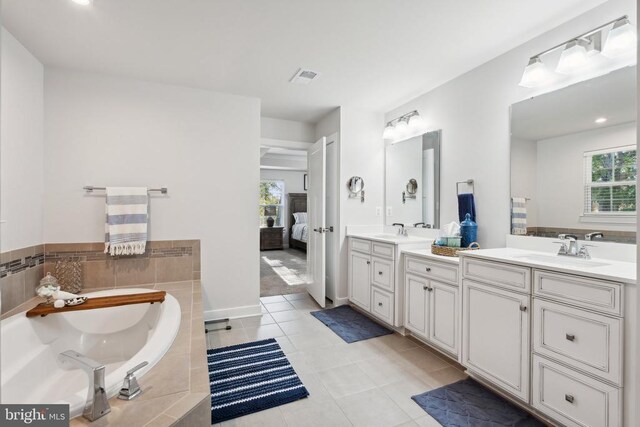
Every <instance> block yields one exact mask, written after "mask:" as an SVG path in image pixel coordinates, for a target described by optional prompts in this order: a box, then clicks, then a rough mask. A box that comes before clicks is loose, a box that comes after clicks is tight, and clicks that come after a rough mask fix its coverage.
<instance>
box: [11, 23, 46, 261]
mask: <svg viewBox="0 0 640 427" xmlns="http://www.w3.org/2000/svg"><path fill="white" fill-rule="evenodd" d="M1 31H2V35H1V37H0V38H1V39H2V46H1V51H2V59H1V63H2V69H1V70H0V74H1V76H2V78H1V83H0V94H1V96H0V104H1V105H0V110H1V111H2V112H1V117H0V123H1V124H2V126H1V134H0V162H1V163H0V171H1V175H0V183H1V188H0V219H2V220H3V221H6V223H2V224H1V225H0V230H1V232H0V244H1V246H0V252H6V251H10V250H12V249H20V248H24V247H28V246H33V245H37V244H41V243H42V238H43V234H42V223H43V219H42V216H43V203H42V198H43V196H44V170H43V159H44V157H43V150H44V147H43V144H44V139H43V121H44V118H43V114H44V113H43V82H44V80H43V78H44V77H43V73H44V69H43V66H42V64H41V63H40V62H39V61H38V60H37V59H36V58H35V57H34V56H33V55H31V54H30V53H29V52H28V51H27V50H26V49H25V48H24V47H23V46H22V45H21V44H20V42H18V41H17V40H16V39H15V38H14V37H13V36H12V35H11V34H10V33H9V32H8V31H6V30H5V29H4V28H2V29H1Z"/></svg>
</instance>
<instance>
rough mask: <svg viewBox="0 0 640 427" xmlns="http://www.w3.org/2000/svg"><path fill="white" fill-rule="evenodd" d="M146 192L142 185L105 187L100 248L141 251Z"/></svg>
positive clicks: (131, 252)
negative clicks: (105, 197)
mask: <svg viewBox="0 0 640 427" xmlns="http://www.w3.org/2000/svg"><path fill="white" fill-rule="evenodd" d="M148 206H149V194H148V190H147V188H146V187H107V204H106V210H107V219H106V222H105V228H104V231H105V239H104V252H105V253H109V254H111V256H115V255H141V254H143V253H144V251H145V248H146V246H147V222H148V219H149V215H148Z"/></svg>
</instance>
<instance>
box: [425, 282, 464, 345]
mask: <svg viewBox="0 0 640 427" xmlns="http://www.w3.org/2000/svg"><path fill="white" fill-rule="evenodd" d="M428 290H429V341H431V343H432V344H434V345H437V346H438V347H440V348H441V349H443V350H445V351H448V352H449V353H453V354H455V355H457V354H458V333H457V331H458V316H459V313H458V309H457V308H458V288H457V287H456V286H449V285H445V284H444V283H440V282H436V281H434V280H432V281H431V282H430V283H429V289H428Z"/></svg>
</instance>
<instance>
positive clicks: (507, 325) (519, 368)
mask: <svg viewBox="0 0 640 427" xmlns="http://www.w3.org/2000/svg"><path fill="white" fill-rule="evenodd" d="M462 289H463V298H462V301H463V302H462V305H463V310H464V313H463V329H462V337H463V340H462V363H463V365H465V366H466V367H467V368H469V370H471V371H472V372H475V373H477V374H479V375H481V376H482V377H484V378H485V379H487V380H489V381H491V382H492V383H494V384H496V385H497V386H499V387H501V388H503V389H504V390H506V391H508V392H509V393H510V394H512V395H514V396H515V397H518V398H520V399H522V400H523V401H525V402H528V401H529V370H530V364H531V356H530V352H529V351H530V350H529V348H530V347H529V323H530V321H529V299H530V297H529V295H526V294H519V293H516V292H509V291H505V290H502V289H499V288H495V287H493V286H486V285H483V284H480V283H477V282H472V281H470V280H463V281H462Z"/></svg>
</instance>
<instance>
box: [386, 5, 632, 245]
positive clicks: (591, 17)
mask: <svg viewBox="0 0 640 427" xmlns="http://www.w3.org/2000/svg"><path fill="white" fill-rule="evenodd" d="M624 14H628V15H630V16H631V17H632V19H634V18H635V16H636V2H635V1H634V0H610V1H608V2H606V3H604V4H603V5H602V6H599V7H597V8H595V9H593V10H591V11H589V12H587V13H585V14H583V15H581V16H579V17H577V18H576V19H573V20H571V21H569V22H567V23H565V24H563V25H561V26H560V27H558V28H556V29H554V30H552V31H550V32H548V33H545V34H543V35H542V36H540V37H537V38H535V39H533V40H531V41H529V42H527V43H525V44H523V45H521V46H519V47H518V48H516V49H514V50H512V51H510V52H508V53H506V54H504V55H502V56H500V57H498V58H496V59H494V60H492V61H490V62H488V63H486V64H484V65H482V66H480V67H478V68H476V69H474V70H472V71H470V72H468V73H466V74H464V75H462V76H460V77H457V78H455V79H453V80H451V81H450V82H448V83H446V84H444V85H442V86H440V87H438V88H436V89H434V90H432V91H430V92H428V93H426V94H424V95H421V96H419V97H417V98H415V99H414V100H412V101H410V102H408V103H406V104H404V105H402V106H400V107H398V108H395V109H393V110H392V111H389V112H388V113H387V114H386V116H385V120H391V119H393V118H395V117H398V116H399V115H401V114H403V113H407V112H409V111H411V110H414V109H417V110H418V111H419V112H420V115H421V116H422V117H423V118H424V119H425V121H426V122H427V124H428V126H429V128H430V129H433V130H435V129H442V151H441V156H442V157H441V165H442V168H441V223H442V224H446V223H447V222H450V221H453V220H456V221H457V220H458V218H457V216H458V215H457V200H456V194H455V190H454V189H455V182H456V181H462V180H466V179H468V178H472V179H475V182H476V186H475V189H476V203H477V212H478V215H477V221H478V226H479V227H478V231H479V242H480V244H481V245H482V246H483V247H498V246H504V245H505V235H506V234H507V233H508V232H509V228H510V213H509V212H510V202H509V195H510V190H509V181H510V179H509V178H510V177H509V140H510V138H509V106H510V105H511V104H513V103H515V102H519V101H521V100H523V99H526V98H529V97H531V96H535V95H537V94H539V93H542V92H545V91H549V90H552V89H554V88H543V89H538V90H532V89H526V88H522V87H520V86H518V83H519V81H520V78H521V77H522V71H523V70H524V67H525V65H526V64H527V60H528V59H529V57H530V56H532V55H535V54H536V53H538V52H540V51H543V50H545V49H547V48H549V47H552V46H554V45H555V44H557V43H559V42H562V41H564V40H568V39H571V38H572V37H575V36H576V35H578V34H580V33H581V32H584V31H588V30H589V29H591V28H593V27H596V26H598V25H601V24H603V23H604V22H607V21H608V20H612V19H616V18H618V17H620V16H621V15H624ZM565 83H567V82H565ZM385 120H381V121H380V122H379V123H378V125H377V128H378V132H379V133H382V128H383V126H384V123H385Z"/></svg>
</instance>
